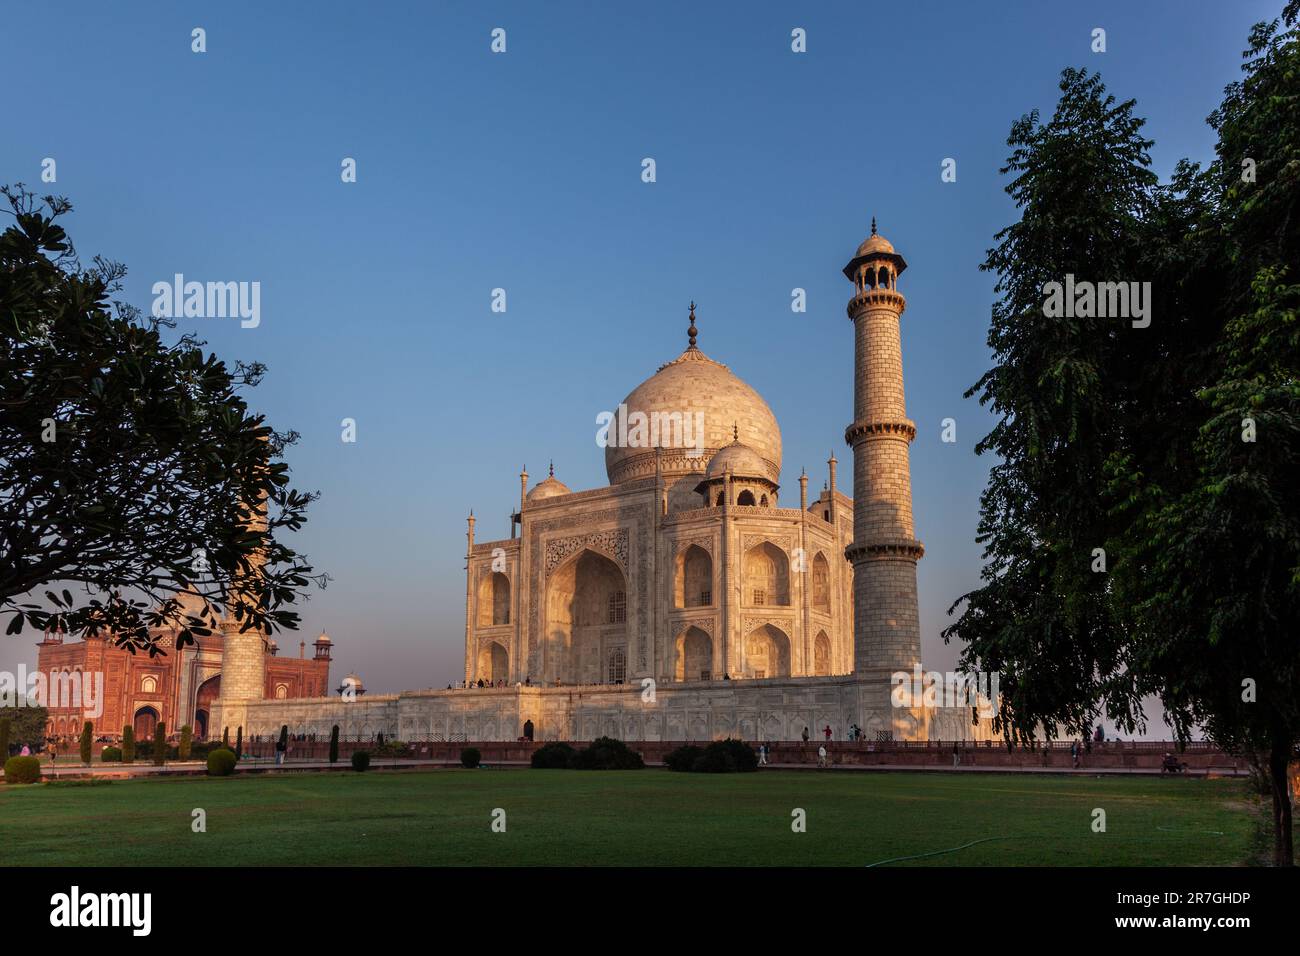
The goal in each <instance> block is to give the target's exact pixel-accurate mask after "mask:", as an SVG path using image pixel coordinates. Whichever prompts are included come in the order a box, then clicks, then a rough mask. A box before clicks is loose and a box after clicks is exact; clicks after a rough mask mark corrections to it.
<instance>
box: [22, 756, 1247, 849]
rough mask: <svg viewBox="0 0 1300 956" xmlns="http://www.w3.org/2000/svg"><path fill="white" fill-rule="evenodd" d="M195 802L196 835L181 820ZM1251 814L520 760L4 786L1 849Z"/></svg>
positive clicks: (1041, 826) (1121, 823) (828, 843)
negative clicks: (796, 817) (517, 765)
mask: <svg viewBox="0 0 1300 956" xmlns="http://www.w3.org/2000/svg"><path fill="white" fill-rule="evenodd" d="M196 808H202V809H203V810H204V811H206V816H207V832H206V833H200V834H196V833H194V832H192V830H191V820H192V811H193V810H195V809H196ZM495 808H502V809H504V810H505V811H506V824H507V829H506V832H505V833H494V832H492V830H491V828H490V824H491V821H492V812H493V810H494V809H495ZM795 808H802V809H803V810H804V811H806V814H807V832H805V833H794V832H792V831H791V821H792V816H791V812H792V810H794V809H795ZM1094 808H1101V809H1104V810H1105V812H1106V832H1105V833H1094V832H1093V830H1092V821H1093V810H1094ZM1260 819H1261V817H1260V813H1259V810H1258V805H1257V804H1256V803H1255V801H1254V799H1253V798H1252V797H1250V796H1249V794H1248V792H1247V788H1246V785H1245V784H1244V782H1242V781H1237V780H1200V779H1167V778H1160V777H1124V778H1121V777H1106V778H1089V777H1064V776H1061V777H1057V776H1037V775H1035V776H1028V775H1026V776H1015V775H1011V774H978V775H977V774H939V773H864V772H838V773H816V772H811V771H788V770H786V771H783V770H771V771H763V772H760V773H756V774H731V775H721V776H713V775H702V774H675V773H669V772H667V771H663V770H644V771H635V772H626V771H625V772H598V771H597V772H581V771H566V770H523V769H521V770H434V771H420V772H403V773H373V772H371V773H365V774H355V773H351V772H345V773H330V774H291V775H277V776H271V775H266V776H262V775H258V776H239V775H236V776H233V777H227V778H220V779H217V778H206V777H181V778H172V779H141V780H125V781H114V782H113V783H112V784H111V785H108V786H94V787H59V786H51V785H37V786H28V787H19V786H13V787H9V786H0V846H3V847H4V848H5V858H6V861H7V862H9V863H10V864H11V865H12V864H20V865H21V864H27V865H37V866H53V865H72V866H129V865H160V866H186V865H232V866H260V865H289V866H321V865H327V866H328V865H363V864H364V865H372V866H374V865H379V866H383V865H434V866H457V865H480V866H482V865H486V866H498V865H559V866H572V865H582V866H602V865H609V866H667V865H681V866H698V865H717V866H751V865H759V866H864V865H866V864H870V863H877V862H881V861H885V860H892V859H894V858H897V857H904V856H912V855H915V854H922V853H928V852H931V851H935V850H942V849H945V848H951V847H957V846H959V845H962V844H966V843H970V842H972V841H976V840H983V839H986V838H989V837H996V838H997V839H995V840H992V841H990V842H984V843H979V844H977V845H975V846H971V847H969V848H967V849H962V850H959V851H956V852H952V853H945V854H941V855H937V856H930V857H926V858H923V859H916V860H908V861H902V862H899V863H895V864H891V865H905V866H927V865H930V866H950V865H967V866H986V865H1014V866H1042V865H1047V866H1058V865H1059V866H1100V865H1114V866H1155V865H1194V864H1195V865H1236V864H1242V863H1247V862H1252V861H1253V855H1254V854H1255V853H1257V852H1258V849H1259V845H1258V841H1259V825H1260V824H1259V820H1260Z"/></svg>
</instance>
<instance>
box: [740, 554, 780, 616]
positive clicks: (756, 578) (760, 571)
mask: <svg viewBox="0 0 1300 956" xmlns="http://www.w3.org/2000/svg"><path fill="white" fill-rule="evenodd" d="M742 578H743V595H742V603H745V604H752V605H756V606H757V605H777V606H787V607H788V606H789V604H790V559H789V557H787V555H786V553H785V552H784V551H782V550H781V549H780V548H778V547H777V546H776V545H774V544H773V543H772V542H770V541H763V542H760V543H759V544H756V545H754V546H753V547H752V548H750V549H749V550H748V551H746V552H745V560H744V565H743V569H742Z"/></svg>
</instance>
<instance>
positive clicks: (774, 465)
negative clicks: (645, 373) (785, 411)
mask: <svg viewBox="0 0 1300 956" xmlns="http://www.w3.org/2000/svg"><path fill="white" fill-rule="evenodd" d="M690 332H691V336H690V346H689V347H688V348H687V349H686V351H684V352H683V353H682V354H681V355H680V356H678V357H677V358H675V359H673V361H671V362H669V363H668V364H666V365H663V366H661V367H660V369H659V371H658V372H656V373H655V374H654V375H651V376H650V377H649V378H648V379H646V380H645V381H644V382H642V383H641V384H640V385H638V386H637V387H636V388H634V389H632V392H631V394H629V395H628V397H627V398H625V399H624V400H623V402H622V404H621V405H620V406H619V408H618V410H617V412H616V415H615V421H614V423H613V424H612V425H611V426H610V429H609V443H608V444H607V445H606V446H605V470H606V472H607V473H608V474H609V481H610V484H619V483H620V482H624V481H632V480H635V479H637V478H648V477H652V476H653V475H654V473H655V447H659V448H661V449H662V453H661V454H660V456H659V467H660V469H661V473H662V474H664V475H666V476H671V475H686V474H693V473H700V472H703V471H704V469H705V467H706V466H707V465H708V463H709V459H710V458H711V457H712V456H713V453H714V452H715V451H717V450H718V449H719V448H722V447H723V446H725V445H729V444H731V442H732V441H733V440H734V438H735V436H736V435H739V438H740V441H742V442H744V443H745V444H746V445H748V446H749V447H750V448H752V449H753V450H754V451H756V452H757V453H758V454H759V456H760V457H761V458H762V460H763V463H764V465H765V466H766V469H767V472H768V477H769V478H771V480H772V481H773V482H774V483H775V482H778V481H780V477H781V429H780V428H779V427H778V426H777V423H776V416H775V415H773V414H772V410H771V409H770V408H768V407H767V402H765V401H763V397H762V396H761V395H759V394H758V392H756V391H754V390H753V389H752V388H750V387H749V386H748V385H747V384H745V383H744V382H743V381H741V380H740V379H739V378H737V377H736V376H735V375H734V374H732V372H731V370H730V369H729V368H727V366H725V365H723V364H722V363H721V362H715V361H714V360H713V359H711V358H709V357H708V356H707V355H705V354H704V353H703V352H701V351H700V350H699V349H698V348H697V347H696V345H695V334H696V330H695V313H694V307H692V312H691V329H690ZM625 411H626V415H627V423H626V426H625V425H624V423H623V422H622V421H621V419H622V417H623V415H624V412H625ZM638 412H639V413H641V416H643V417H638V415H637V413H638ZM701 415H702V416H703V419H702V423H703V436H704V437H703V450H702V454H696V452H697V445H698V438H697V436H696V431H695V429H696V425H697V424H698V423H700V421H701V418H700V416H701ZM654 421H657V422H658V423H659V425H658V428H657V432H658V434H656V435H654V436H653V438H654V439H655V440H648V439H649V438H650V436H649V435H647V433H646V431H645V430H644V429H642V430H641V431H639V432H638V429H637V426H638V424H640V423H650V422H654ZM679 422H680V423H681V425H677V424H676V423H679ZM625 428H626V431H625V430H624V429H625ZM645 428H649V425H648V424H646V425H645ZM624 435H626V438H627V445H626V446H624V445H621V444H619V441H620V439H621V437H623V436H624ZM683 438H684V439H685V442H683ZM683 444H687V445H688V446H689V447H682V445H683Z"/></svg>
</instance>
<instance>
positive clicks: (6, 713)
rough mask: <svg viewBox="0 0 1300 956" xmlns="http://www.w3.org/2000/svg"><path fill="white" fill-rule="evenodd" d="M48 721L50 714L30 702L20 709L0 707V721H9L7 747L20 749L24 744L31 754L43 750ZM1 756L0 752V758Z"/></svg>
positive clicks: (2, 753) (1, 752)
mask: <svg viewBox="0 0 1300 956" xmlns="http://www.w3.org/2000/svg"><path fill="white" fill-rule="evenodd" d="M49 719H50V712H49V711H48V710H47V709H46V708H44V707H41V706H38V705H35V704H34V703H33V702H32V701H28V702H27V703H26V704H25V705H24V706H22V707H0V721H4V720H8V721H9V746H11V747H17V748H20V749H21V748H22V746H23V744H26V745H27V746H28V747H30V748H31V749H32V752H33V753H35V752H38V751H41V750H43V749H45V729H46V728H47V727H48V726H49ZM3 756H4V752H3V751H2V750H0V757H3Z"/></svg>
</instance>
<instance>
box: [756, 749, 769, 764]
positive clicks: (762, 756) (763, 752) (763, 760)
mask: <svg viewBox="0 0 1300 956" xmlns="http://www.w3.org/2000/svg"><path fill="white" fill-rule="evenodd" d="M758 765H759V766H760V767H766V766H767V744H759V745H758Z"/></svg>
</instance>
